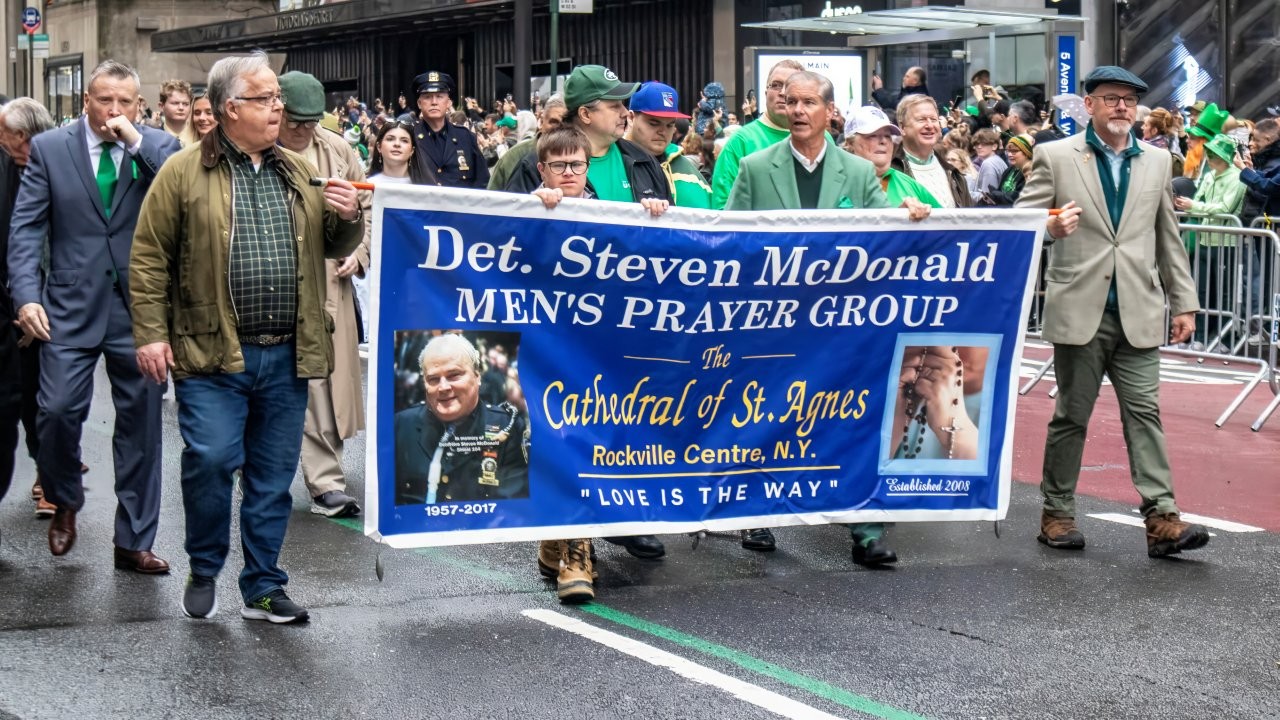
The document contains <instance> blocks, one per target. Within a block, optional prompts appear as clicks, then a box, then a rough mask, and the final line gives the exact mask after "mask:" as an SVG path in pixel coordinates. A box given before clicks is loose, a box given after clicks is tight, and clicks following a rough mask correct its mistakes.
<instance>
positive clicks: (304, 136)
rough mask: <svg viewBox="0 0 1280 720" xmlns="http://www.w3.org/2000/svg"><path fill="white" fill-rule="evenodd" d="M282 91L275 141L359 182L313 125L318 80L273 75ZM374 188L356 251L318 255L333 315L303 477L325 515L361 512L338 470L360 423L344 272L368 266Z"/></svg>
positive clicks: (315, 508) (329, 137)
mask: <svg viewBox="0 0 1280 720" xmlns="http://www.w3.org/2000/svg"><path fill="white" fill-rule="evenodd" d="M280 91H281V93H282V94H283V95H284V123H282V124H281V126H280V140H279V143H280V145H282V146H284V147H286V148H288V149H290V150H292V151H294V152H296V153H298V154H299V155H301V156H302V157H304V158H306V159H307V161H308V162H310V163H311V164H312V165H314V166H315V167H316V169H317V171H318V175H319V177H322V178H342V179H344V180H347V181H350V182H364V180H365V174H364V170H363V169H362V167H361V163H360V157H359V156H358V155H356V153H355V150H353V149H352V148H351V145H349V144H348V143H347V142H346V141H345V140H343V138H342V136H340V135H338V134H337V133H333V132H330V131H328V130H325V129H324V128H319V127H317V126H316V123H317V122H318V121H319V120H320V118H321V117H323V116H324V104H325V100H324V85H322V84H321V83H320V81H319V80H317V79H316V78H315V77H314V76H312V75H308V74H307V73H304V72H297V71H294V72H287V73H285V74H283V75H281V76H280ZM372 201H373V194H372V193H370V192H368V191H362V192H361V193H360V203H361V206H362V207H363V208H364V210H365V213H364V217H365V231H364V239H363V240H362V241H361V242H360V245H359V246H358V247H356V249H355V252H352V253H351V254H350V255H348V256H346V257H343V258H338V259H336V260H325V277H324V283H325V310H326V311H328V313H329V314H330V315H331V316H333V321H334V329H333V335H332V336H331V338H332V342H333V373H331V374H330V375H329V377H327V378H314V379H312V380H311V382H310V384H309V385H308V389H307V419H306V424H305V426H304V428H303V433H302V479H303V482H305V483H306V486H307V494H308V495H309V496H310V497H311V512H313V513H316V514H317V515H325V516H327V517H351V516H354V515H359V514H360V505H359V504H358V503H357V502H356V499H355V498H353V497H351V496H350V495H348V494H347V478H346V475H345V474H344V473H343V472H342V444H343V441H344V440H347V439H349V438H352V437H355V436H356V434H357V433H359V432H360V431H361V430H363V429H364V392H363V383H362V377H361V370H360V355H359V351H358V350H357V347H356V346H357V345H358V344H359V340H360V330H359V328H360V325H359V322H358V321H357V320H356V311H355V308H356V306H355V297H354V292H355V288H354V286H353V285H352V282H351V279H352V277H354V276H355V275H357V274H361V275H363V274H364V271H365V269H366V268H367V267H368V265H369V227H368V226H369V218H370V217H371V216H372V212H371V208H372Z"/></svg>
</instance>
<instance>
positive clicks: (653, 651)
mask: <svg viewBox="0 0 1280 720" xmlns="http://www.w3.org/2000/svg"><path fill="white" fill-rule="evenodd" d="M521 614H522V615H524V616H525V617H528V618H532V619H534V620H537V621H539V622H543V623H546V624H547V625H550V626H552V627H557V628H560V629H561V630H567V631H569V632H571V633H573V634H575V635H579V636H581V637H584V638H586V639H588V640H591V641H593V642H597V643H600V644H601V645H604V646H605V647H608V648H613V649H614V650H617V651H618V652H621V653H623V654H626V655H630V656H631V657H634V658H638V659H640V660H643V661H645V662H647V663H649V664H650V665H656V666H658V667H661V668H666V669H668V670H670V671H671V672H673V673H675V674H677V675H680V676H682V677H685V678H688V679H690V680H692V681H694V682H696V683H701V684H703V685H709V686H711V687H714V688H718V689H720V690H723V691H725V692H727V693H729V694H730V695H733V696H734V697H736V698H738V699H740V700H745V701H746V702H749V703H751V704H752V705H755V706H756V707H761V708H764V709H765V710H768V711H769V712H771V713H774V714H775V715H780V716H782V717H786V718H797V720H839V716H837V715H831V714H829V713H826V712H823V711H821V710H819V709H817V708H815V707H810V706H809V705H805V704H804V703H802V702H799V701H796V700H792V699H791V698H789V697H785V696H783V695H779V694H778V693H775V692H773V691H772V690H766V689H764V688H762V687H760V686H758V685H752V684H751V683H748V682H743V681H742V680H739V679H737V678H734V677H730V676H728V675H725V674H724V673H722V672H719V671H716V670H712V669H711V668H709V667H706V666H704V665H699V664H698V663H695V662H693V661H691V660H687V659H685V658H682V657H680V656H679V655H674V654H672V653H669V652H667V651H666V650H659V649H658V648H656V647H653V646H652V645H647V644H645V643H642V642H640V641H639V640H632V639H631V638H629V637H624V636H622V635H619V634H617V633H614V632H610V631H608V630H603V629H601V628H598V627H596V626H594V625H589V624H587V623H585V622H582V621H581V620H578V619H576V618H571V617H568V616H566V615H561V614H560V613H557V612H552V611H550V610H542V609H534V610H524V611H522V612H521Z"/></svg>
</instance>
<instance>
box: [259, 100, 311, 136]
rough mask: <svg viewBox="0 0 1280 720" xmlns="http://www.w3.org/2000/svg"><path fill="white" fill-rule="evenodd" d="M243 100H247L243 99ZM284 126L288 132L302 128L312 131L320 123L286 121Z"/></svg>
mask: <svg viewBox="0 0 1280 720" xmlns="http://www.w3.org/2000/svg"><path fill="white" fill-rule="evenodd" d="M245 99H246V100H248V99H249V98H245ZM284 124H285V126H286V127H288V128H289V129H290V130H297V129H298V128H302V129H304V130H314V129H315V127H316V125H319V124H320V122H319V121H318V120H307V121H305V122H304V121H301V120H286V121H285V123H284Z"/></svg>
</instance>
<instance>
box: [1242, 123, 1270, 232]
mask: <svg viewBox="0 0 1280 720" xmlns="http://www.w3.org/2000/svg"><path fill="white" fill-rule="evenodd" d="M1253 169H1254V170H1256V171H1257V173H1258V174H1259V175H1261V176H1262V177H1263V178H1266V179H1268V180H1270V181H1271V182H1272V183H1280V140H1277V141H1276V142H1273V143H1271V144H1270V145H1268V146H1266V147H1265V148H1263V149H1262V151H1261V152H1259V153H1258V154H1257V155H1254V156H1253ZM1240 181H1241V182H1244V178H1243V177H1241V178H1240ZM1245 188H1246V191H1245V194H1244V206H1243V207H1242V208H1241V209H1240V222H1241V223H1243V224H1244V226H1245V227H1249V225H1250V224H1251V223H1253V221H1254V220H1255V219H1256V218H1258V217H1261V216H1262V214H1263V212H1264V211H1265V212H1266V214H1267V215H1270V216H1271V217H1273V218H1274V217H1276V216H1277V215H1280V193H1271V194H1270V195H1269V196H1268V195H1266V194H1264V193H1262V192H1260V191H1258V190H1255V189H1254V188H1252V187H1249V183H1247V182H1246V183H1245Z"/></svg>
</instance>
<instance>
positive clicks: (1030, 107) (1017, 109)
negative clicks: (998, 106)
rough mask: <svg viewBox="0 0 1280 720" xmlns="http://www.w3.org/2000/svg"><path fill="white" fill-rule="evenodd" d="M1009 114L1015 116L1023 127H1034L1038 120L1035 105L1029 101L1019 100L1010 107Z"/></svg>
mask: <svg viewBox="0 0 1280 720" xmlns="http://www.w3.org/2000/svg"><path fill="white" fill-rule="evenodd" d="M1009 114H1010V115H1013V116H1016V117H1017V118H1018V120H1019V121H1020V122H1021V123H1022V124H1023V125H1035V124H1036V123H1037V122H1038V121H1039V120H1040V118H1039V114H1038V113H1037V112H1036V105H1035V103H1033V102H1031V101H1030V100H1019V101H1018V102H1016V103H1014V104H1012V105H1010V106H1009Z"/></svg>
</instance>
